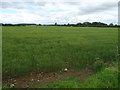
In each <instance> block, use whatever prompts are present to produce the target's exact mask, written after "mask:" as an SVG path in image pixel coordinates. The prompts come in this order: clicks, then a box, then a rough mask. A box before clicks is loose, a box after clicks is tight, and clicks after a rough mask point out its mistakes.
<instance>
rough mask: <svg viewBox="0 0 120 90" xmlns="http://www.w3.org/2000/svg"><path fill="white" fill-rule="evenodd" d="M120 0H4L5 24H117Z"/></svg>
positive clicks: (2, 15) (1, 12) (1, 9)
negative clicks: (119, 2)
mask: <svg viewBox="0 0 120 90" xmlns="http://www.w3.org/2000/svg"><path fill="white" fill-rule="evenodd" d="M118 1H119V0H71V1H68V0H18V1H16V0H4V1H3V0H2V1H1V2H0V6H2V7H0V21H2V23H41V24H53V23H55V22H57V23H58V24H64V23H78V22H104V23H108V24H109V23H114V24H117V23H118Z"/></svg>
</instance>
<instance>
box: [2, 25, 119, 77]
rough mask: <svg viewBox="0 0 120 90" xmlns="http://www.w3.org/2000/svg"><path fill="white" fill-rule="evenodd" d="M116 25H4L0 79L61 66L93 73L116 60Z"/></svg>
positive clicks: (49, 70)
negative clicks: (0, 74) (87, 69)
mask: <svg viewBox="0 0 120 90" xmlns="http://www.w3.org/2000/svg"><path fill="white" fill-rule="evenodd" d="M117 33H118V30H117V28H97V27H57V26H26V27H25V26H20V27H17V26H15V27H3V34H2V35H3V78H7V77H8V76H10V77H14V76H21V75H25V74H26V73H29V72H33V71H34V72H53V71H60V70H63V69H64V68H68V69H75V70H81V69H83V68H86V67H87V68H90V69H92V70H93V71H94V72H98V71H100V70H103V69H104V68H105V67H109V66H110V65H112V62H116V61H117V43H118V41H117V37H118V36H117Z"/></svg>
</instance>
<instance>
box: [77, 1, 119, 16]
mask: <svg viewBox="0 0 120 90" xmlns="http://www.w3.org/2000/svg"><path fill="white" fill-rule="evenodd" d="M113 8H117V4H115V3H102V4H98V5H94V4H93V6H92V5H88V6H87V7H85V8H81V7H80V8H79V9H80V10H81V11H80V12H79V13H78V14H80V15H85V14H91V13H97V12H103V11H106V10H111V11H112V9H113Z"/></svg>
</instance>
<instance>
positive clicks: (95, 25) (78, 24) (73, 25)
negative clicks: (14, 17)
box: [0, 22, 119, 27]
mask: <svg viewBox="0 0 120 90" xmlns="http://www.w3.org/2000/svg"><path fill="white" fill-rule="evenodd" d="M31 25H37V26H69V27H118V26H119V25H117V24H113V23H110V24H106V23H102V22H83V23H77V24H70V23H68V24H57V23H55V24H49V25H42V24H34V23H31V24H28V23H20V24H3V23H1V24H0V26H31Z"/></svg>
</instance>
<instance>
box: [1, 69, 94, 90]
mask: <svg viewBox="0 0 120 90" xmlns="http://www.w3.org/2000/svg"><path fill="white" fill-rule="evenodd" d="M92 74H93V72H92V71H91V70H89V69H84V70H81V71H75V70H68V71H67V72H64V71H59V72H51V73H35V72H32V73H29V74H27V75H25V76H20V77H15V78H10V79H7V80H3V85H5V84H6V87H5V88H9V87H10V86H11V85H15V86H14V88H27V87H29V88H32V87H34V85H39V86H40V85H44V84H47V83H49V82H55V81H62V80H65V79H67V77H77V78H87V77H89V76H91V75H92ZM8 82H9V83H8Z"/></svg>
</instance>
